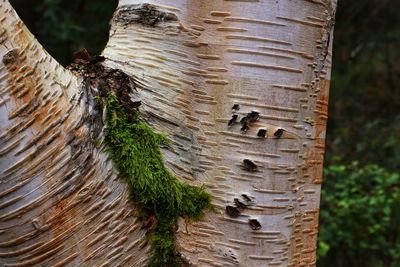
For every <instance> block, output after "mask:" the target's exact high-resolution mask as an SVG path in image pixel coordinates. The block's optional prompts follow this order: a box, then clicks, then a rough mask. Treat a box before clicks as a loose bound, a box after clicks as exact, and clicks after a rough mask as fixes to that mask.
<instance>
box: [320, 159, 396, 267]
mask: <svg viewBox="0 0 400 267" xmlns="http://www.w3.org/2000/svg"><path fill="white" fill-rule="evenodd" d="M399 204H400V175H399V173H391V172H388V171H386V170H385V169H383V168H380V167H378V166H377V165H367V166H364V167H361V166H359V164H358V163H353V164H351V165H348V166H344V165H334V166H331V167H328V168H326V169H325V184H324V185H323V188H322V202H321V214H320V224H321V228H320V234H319V245H318V254H319V266H337V267H347V266H357V267H358V266H360V267H361V266H362V267H369V266H371V267H379V266H385V267H395V266H400V232H399V224H400V205H399Z"/></svg>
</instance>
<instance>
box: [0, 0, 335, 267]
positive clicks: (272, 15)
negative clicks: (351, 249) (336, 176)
mask: <svg viewBox="0 0 400 267" xmlns="http://www.w3.org/2000/svg"><path fill="white" fill-rule="evenodd" d="M335 5H336V2H335V0H332V1H331V0H326V1H325V0H320V1H319V0H202V1H199V0H156V1H146V2H144V1H135V0H120V4H119V8H118V10H117V11H116V13H115V14H114V18H113V20H112V29H111V33H110V40H109V43H108V45H107V47H106V48H105V50H104V52H103V56H104V57H105V58H106V60H105V62H104V64H105V66H107V67H108V68H112V69H119V70H121V71H123V72H125V73H126V74H128V75H129V76H131V77H132V78H134V79H135V80H137V81H138V82H140V83H141V85H142V86H141V89H140V90H138V92H137V94H135V96H134V99H132V101H133V102H135V101H136V102H137V98H138V97H139V98H140V100H141V101H142V107H141V111H142V113H143V114H144V116H145V117H146V118H147V119H148V121H149V122H150V123H151V124H152V125H153V126H154V128H155V129H157V130H158V131H161V132H164V133H166V134H167V135H168V136H169V138H170V139H171V141H172V149H164V151H163V152H164V159H165V163H166V164H167V166H168V167H169V168H170V170H171V171H172V172H173V173H174V174H175V175H176V176H177V177H179V178H181V179H182V180H183V181H185V182H187V183H189V184H192V185H204V186H205V187H206V188H207V191H208V192H210V193H211V194H212V196H213V204H214V205H215V206H216V211H215V212H209V213H207V214H206V216H205V218H204V219H203V220H202V221H200V222H195V223H193V222H189V223H186V222H184V221H182V222H181V223H180V227H179V229H178V231H177V238H178V240H177V244H178V248H179V252H180V253H181V254H182V255H183V257H184V258H185V259H186V260H187V261H188V262H190V263H191V264H193V265H195V266H314V265H315V261H316V258H315V252H316V237H317V230H318V210H319V192H320V184H321V181H322V164H323V153H324V139H325V127H326V119H327V105H328V87H329V80H330V76H329V73H330V67H331V62H330V59H331V54H330V53H331V45H332V42H331V40H332V30H333V22H334V10H335V7H336V6H335ZM0 25H1V27H0V59H1V60H0V156H1V161H0V177H1V178H0V265H4V266H33V265H40V266H144V265H145V264H146V262H147V260H148V248H149V247H148V244H147V243H148V242H147V238H146V235H145V230H144V229H142V227H141V226H142V223H141V222H140V221H139V220H138V219H137V218H136V217H135V215H134V214H135V213H134V212H133V210H134V206H133V205H132V204H131V203H130V201H129V194H128V190H127V187H126V185H125V184H124V183H123V182H122V180H121V179H120V178H119V177H118V176H117V172H116V171H115V169H114V168H113V166H112V162H111V161H110V160H108V156H107V154H106V153H105V152H104V151H105V145H104V143H103V142H101V141H102V140H103V132H102V131H101V128H99V127H100V125H98V124H99V123H98V122H97V120H96V118H98V117H99V114H98V112H97V111H96V110H95V109H94V108H93V107H94V103H93V100H92V99H90V97H89V96H88V94H87V90H85V89H86V88H85V86H84V83H83V80H84V79H83V78H82V77H81V78H78V77H77V76H75V75H74V74H72V73H71V72H69V71H68V70H65V69H63V68H62V67H61V66H60V65H59V64H57V62H55V61H54V60H53V59H52V58H51V57H50V56H49V55H48V54H47V53H46V52H45V51H44V50H43V48H42V47H41V46H40V45H39V44H38V43H37V41H36V40H35V39H34V38H33V37H32V35H31V34H30V33H29V32H28V30H27V29H26V27H25V26H24V25H23V23H22V22H21V21H20V20H19V18H18V17H17V15H16V14H15V12H14V11H13V9H12V8H11V6H10V5H9V3H8V1H4V0H1V1H0ZM98 141H99V142H98ZM96 144H97V145H96Z"/></svg>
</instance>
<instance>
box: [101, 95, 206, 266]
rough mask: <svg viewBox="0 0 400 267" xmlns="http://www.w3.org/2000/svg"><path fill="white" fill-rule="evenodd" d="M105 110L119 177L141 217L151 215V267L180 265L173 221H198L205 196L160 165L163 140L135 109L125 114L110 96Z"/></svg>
mask: <svg viewBox="0 0 400 267" xmlns="http://www.w3.org/2000/svg"><path fill="white" fill-rule="evenodd" d="M105 106H106V110H107V112H106V117H107V119H106V120H107V122H106V132H105V134H106V143H107V145H108V147H109V151H110V154H111V156H112V159H113V161H114V163H115V165H116V167H117V168H118V170H119V172H120V175H121V176H122V177H124V178H125V179H126V181H127V183H128V185H129V188H130V191H131V197H132V199H133V201H134V202H135V203H136V204H137V205H138V206H139V207H140V209H141V213H142V216H143V217H144V218H149V217H151V216H155V218H156V219H157V225H156V228H155V230H154V233H153V236H152V240H151V244H152V246H151V259H150V264H149V265H150V266H157V267H161V266H179V263H180V259H179V257H178V255H177V252H176V249H175V235H174V229H175V228H176V226H177V225H176V224H177V219H178V217H184V218H187V219H198V218H200V217H201V216H202V214H203V211H204V210H205V209H210V208H211V204H210V202H211V199H210V195H209V194H208V193H206V192H205V191H204V190H203V189H202V188H199V187H195V186H190V185H187V184H184V183H182V182H181V181H179V180H178V179H177V178H176V177H175V176H173V175H172V174H171V173H170V172H169V171H168V170H167V168H166V167H165V166H164V163H163V158H162V153H161V151H160V145H168V139H167V138H166V137H165V136H164V135H162V134H159V133H156V132H154V130H153V129H152V128H151V127H150V126H149V125H148V124H147V123H146V122H145V121H143V120H142V119H141V118H140V116H139V113H138V112H137V111H135V110H134V111H130V113H129V114H127V113H126V112H127V111H126V110H125V109H124V108H123V107H122V105H121V104H120V103H119V101H118V100H117V98H116V97H115V96H113V95H112V94H109V95H108V97H107V98H106V100H105Z"/></svg>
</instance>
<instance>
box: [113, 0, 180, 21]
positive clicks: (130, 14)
mask: <svg viewBox="0 0 400 267" xmlns="http://www.w3.org/2000/svg"><path fill="white" fill-rule="evenodd" d="M113 21H115V22H117V23H122V24H124V25H127V24H133V23H139V24H142V25H146V26H157V24H158V23H160V22H168V21H178V17H177V16H176V15H175V14H174V13H171V12H165V11H161V10H159V9H158V8H157V7H156V6H154V5H151V4H137V5H129V6H122V7H119V8H118V9H117V11H116V12H115V14H114V16H113Z"/></svg>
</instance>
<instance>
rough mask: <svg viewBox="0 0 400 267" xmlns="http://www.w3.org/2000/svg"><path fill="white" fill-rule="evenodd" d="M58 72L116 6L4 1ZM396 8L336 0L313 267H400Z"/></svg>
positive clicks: (101, 41)
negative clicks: (57, 66)
mask: <svg viewBox="0 0 400 267" xmlns="http://www.w3.org/2000/svg"><path fill="white" fill-rule="evenodd" d="M11 2H12V3H13V5H14V6H15V8H16V9H17V11H18V13H19V15H20V16H21V17H22V19H23V20H24V21H25V23H26V24H27V25H28V27H29V28H30V29H31V31H32V32H33V33H34V34H35V36H36V37H37V38H38V39H39V40H40V42H41V43H42V44H43V45H44V46H45V47H46V49H47V50H48V51H49V52H50V53H51V54H52V55H53V56H54V57H55V58H56V59H57V60H59V61H60V62H61V63H62V64H64V65H68V64H69V63H71V62H72V55H73V53H74V52H75V51H78V50H80V49H82V48H87V49H88V50H89V51H90V52H91V53H92V54H99V53H100V52H101V50H102V48H103V47H104V45H105V44H106V42H107V38H108V30H109V24H108V22H109V20H110V18H111V16H112V13H113V12H114V10H115V7H116V5H117V1H111V0H69V1H62V0H30V1H26V0H11ZM399 13H400V0H358V1H357V0H353V1H350V0H339V5H338V10H337V15H336V26H335V39H334V51H333V55H334V59H333V71H332V84H331V92H330V104H329V105H330V107H329V122H328V135H327V154H326V159H325V166H326V167H325V170H324V172H325V175H324V177H325V178H324V184H323V192H322V199H321V216H320V233H319V242H318V261H319V262H318V266H321V267H333V266H335V267H353V266H354V267H397V266H400V176H399V170H400V90H399V82H400V57H399V55H400V15H399Z"/></svg>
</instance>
